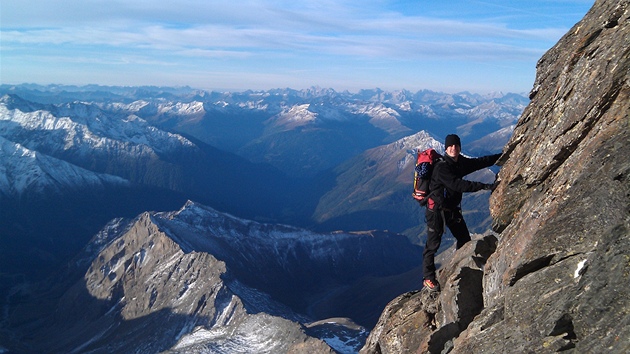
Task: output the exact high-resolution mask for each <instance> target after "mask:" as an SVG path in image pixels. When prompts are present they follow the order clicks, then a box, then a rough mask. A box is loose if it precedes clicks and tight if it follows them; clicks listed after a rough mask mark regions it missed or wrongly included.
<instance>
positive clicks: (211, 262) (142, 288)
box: [11, 213, 334, 354]
mask: <svg viewBox="0 0 630 354" xmlns="http://www.w3.org/2000/svg"><path fill="white" fill-rule="evenodd" d="M153 218H154V216H152V214H150V213H144V214H142V215H140V216H139V217H138V218H136V219H135V220H134V221H133V222H131V223H129V224H128V225H123V226H119V225H113V226H110V227H109V228H110V229H112V230H114V229H117V230H114V231H110V232H108V231H103V232H102V233H101V234H100V235H101V237H103V236H104V235H108V236H109V237H110V239H104V240H97V241H95V242H94V243H93V244H94V245H95V246H94V247H95V248H99V247H101V248H102V249H96V250H95V251H96V252H98V255H97V256H96V257H92V258H94V259H93V260H92V261H91V263H90V265H89V269H88V270H87V272H85V275H84V276H83V278H82V279H81V280H80V281H78V282H76V283H75V284H74V285H73V286H72V287H70V288H69V289H68V290H65V291H64V292H63V294H62V295H61V296H60V298H59V300H58V301H57V300H53V301H54V302H56V304H55V306H54V308H47V307H48V306H46V305H47V304H46V303H44V304H42V305H40V306H35V307H34V308H28V307H26V306H25V308H20V307H19V306H18V309H17V312H20V313H26V312H31V315H33V316H37V317H39V321H33V320H32V319H31V320H29V319H28V318H22V320H23V321H24V322H25V323H26V325H24V326H23V327H21V328H20V331H19V332H16V335H17V334H18V333H20V335H21V336H22V338H20V337H14V338H12V339H13V340H15V342H16V343H15V344H14V343H11V344H14V345H11V347H12V348H13V350H16V352H20V353H42V352H47V353H70V352H72V353H84V352H90V353H123V352H129V351H132V352H136V353H159V352H167V353H206V352H216V353H220V352H257V353H293V354H298V353H304V354H306V353H312V352H321V353H334V351H333V350H332V349H331V348H330V347H329V346H328V345H327V344H326V343H324V342H323V341H321V340H319V339H317V338H313V337H310V336H308V335H306V334H305V333H304V328H303V327H302V326H301V325H300V324H299V323H297V322H295V321H291V320H289V319H285V318H282V317H278V316H273V315H270V314H267V313H264V312H261V311H257V310H256V306H255V305H253V306H252V305H251V304H250V305H247V304H246V303H245V301H247V300H244V299H243V296H242V295H245V296H251V297H259V298H261V297H264V296H265V294H264V293H258V292H257V291H256V290H255V289H251V288H248V287H246V286H245V285H243V284H239V283H238V281H236V280H231V281H230V283H229V284H228V282H227V281H226V280H225V278H229V275H228V274H227V273H228V272H227V269H226V264H225V263H224V262H223V261H220V260H218V259H216V258H215V257H214V256H212V255H211V254H209V253H206V252H195V251H189V252H185V251H184V250H183V249H182V248H181V247H180V245H179V244H178V243H177V242H175V241H174V240H173V239H172V238H171V237H169V235H167V233H165V231H164V230H163V229H161V228H160V227H159V226H158V225H157V224H156V223H155V222H154V219H153ZM99 244H100V245H101V246H98V245H99ZM88 253H89V252H88ZM85 261H86V259H81V258H79V259H77V263H83V262H85ZM79 268H81V267H79ZM235 289H236V291H235ZM236 292H239V293H240V296H239V295H237V294H236ZM51 293H54V292H51ZM36 296H37V295H36ZM39 296H40V297H41V298H40V299H41V300H42V301H45V302H48V301H51V299H50V298H49V297H50V294H42V295H39ZM249 300H251V299H249ZM261 301H264V302H265V304H266V306H268V307H271V306H273V304H274V302H273V301H272V300H271V299H268V298H267V299H264V300H261ZM29 306H32V305H29ZM276 306H278V308H282V305H280V304H276ZM29 310H30V311H29ZM49 311H52V313H49ZM277 311H281V310H277ZM23 316H24V315H23ZM12 320H14V321H16V322H17V321H18V320H19V319H18V318H15V317H12Z"/></svg>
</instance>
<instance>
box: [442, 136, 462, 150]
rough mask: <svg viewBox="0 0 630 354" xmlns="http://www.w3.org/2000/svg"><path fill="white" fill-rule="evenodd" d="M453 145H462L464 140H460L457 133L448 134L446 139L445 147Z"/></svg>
mask: <svg viewBox="0 0 630 354" xmlns="http://www.w3.org/2000/svg"><path fill="white" fill-rule="evenodd" d="M451 145H459V146H462V142H461V141H460V140H459V137H458V136H457V135H455V134H449V135H447V136H446V139H445V140H444V147H445V148H447V147H449V146H451Z"/></svg>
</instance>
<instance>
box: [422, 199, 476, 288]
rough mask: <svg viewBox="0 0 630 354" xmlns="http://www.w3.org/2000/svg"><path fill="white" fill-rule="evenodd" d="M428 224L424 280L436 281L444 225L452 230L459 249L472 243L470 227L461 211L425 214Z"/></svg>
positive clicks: (424, 255) (428, 212)
mask: <svg viewBox="0 0 630 354" xmlns="http://www.w3.org/2000/svg"><path fill="white" fill-rule="evenodd" d="M425 218H426V222H427V244H426V246H425V247H424V253H423V260H422V272H423V274H424V279H431V280H435V253H436V252H437V250H438V248H440V244H441V243H442V235H443V234H444V224H446V226H448V229H449V230H451V233H453V236H455V239H456V240H457V249H459V248H461V247H462V246H463V245H464V244H465V243H466V242H468V241H470V233H469V232H468V226H466V222H465V221H464V217H463V216H462V212H461V210H444V211H440V210H430V209H428V208H427V211H426V214H425Z"/></svg>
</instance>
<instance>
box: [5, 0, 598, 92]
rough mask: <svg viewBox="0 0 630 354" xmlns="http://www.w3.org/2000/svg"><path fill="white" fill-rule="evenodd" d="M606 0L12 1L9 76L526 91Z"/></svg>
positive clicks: (215, 86)
mask: <svg viewBox="0 0 630 354" xmlns="http://www.w3.org/2000/svg"><path fill="white" fill-rule="evenodd" d="M593 3H594V0H589V1H582V0H573V1H569V0H548V1H532V0H529V1H505V0H497V1H494V0H489V1H474V0H461V1H437V0H426V1H425V0H416V1H411V0H375V1H370V0H366V1H360V0H353V1H349V0H305V1H300V0H243V1H239V0H170V1H157V0H141V1H138V0H124V1H122V0H63V1H57V0H2V2H1V3H0V19H1V23H0V41H1V43H0V44H1V47H0V48H1V49H0V50H1V53H0V55H1V57H0V65H1V67H0V82H1V83H4V84H18V83H39V84H51V83H52V84H73V85H84V84H100V85H125V86H136V85H166V86H185V85H188V86H192V87H196V88H201V89H207V90H234V91H236V90H245V89H254V90H266V89H272V88H285V87H290V88H294V89H302V88H308V87H311V86H320V87H325V88H333V89H335V90H337V91H342V90H350V91H352V92H356V91H358V90H359V89H367V88H376V87H378V88H381V89H383V90H399V89H407V90H411V91H418V90H422V89H429V90H435V91H444V92H459V91H471V92H478V93H486V92H493V91H502V92H519V93H521V92H523V93H526V92H528V91H529V90H530V89H531V87H532V85H533V82H534V78H535V69H536V62H537V61H538V59H539V58H540V57H541V56H542V55H543V53H544V52H545V51H546V50H548V49H549V48H551V47H552V46H553V45H554V44H555V43H556V42H557V41H558V39H560V37H561V36H562V35H564V34H565V33H566V32H567V31H568V30H569V29H570V28H571V27H572V26H573V25H574V24H575V23H576V22H578V21H579V20H580V19H581V18H582V17H584V15H585V14H586V12H587V11H588V10H589V9H590V7H591V6H592V5H593Z"/></svg>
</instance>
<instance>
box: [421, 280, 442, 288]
mask: <svg viewBox="0 0 630 354" xmlns="http://www.w3.org/2000/svg"><path fill="white" fill-rule="evenodd" d="M422 284H424V286H425V287H426V288H429V290H431V291H440V283H438V282H437V280H433V279H425V280H424V282H422Z"/></svg>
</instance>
